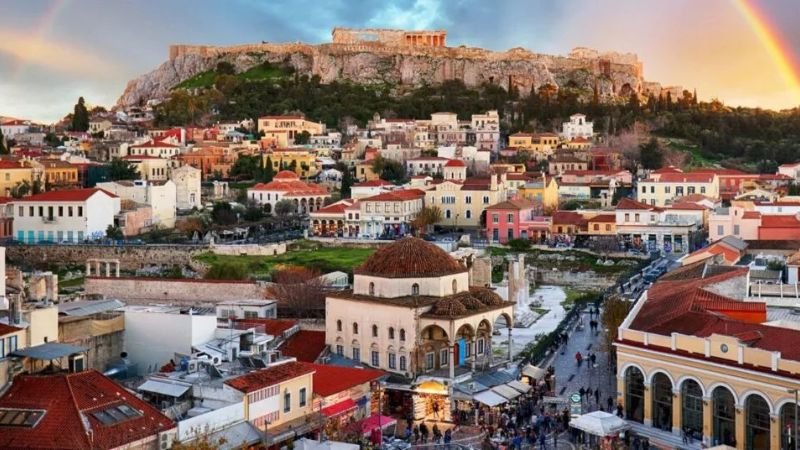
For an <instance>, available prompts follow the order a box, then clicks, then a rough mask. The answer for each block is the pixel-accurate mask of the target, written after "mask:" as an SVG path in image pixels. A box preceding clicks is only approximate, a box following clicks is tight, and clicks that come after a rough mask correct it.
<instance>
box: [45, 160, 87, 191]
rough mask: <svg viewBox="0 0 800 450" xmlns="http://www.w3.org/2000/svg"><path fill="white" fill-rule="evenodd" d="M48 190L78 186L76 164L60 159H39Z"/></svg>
mask: <svg viewBox="0 0 800 450" xmlns="http://www.w3.org/2000/svg"><path fill="white" fill-rule="evenodd" d="M39 164H41V165H42V168H43V169H44V179H45V186H46V188H47V189H48V190H51V189H63V188H69V187H77V186H78V166H76V165H74V164H70V163H68V162H66V161H61V160H60V159H40V160H39Z"/></svg>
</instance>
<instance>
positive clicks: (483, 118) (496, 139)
mask: <svg viewBox="0 0 800 450" xmlns="http://www.w3.org/2000/svg"><path fill="white" fill-rule="evenodd" d="M470 126H471V128H472V132H473V133H475V146H476V147H478V148H480V149H484V150H490V151H493V152H494V151H497V150H498V148H499V143H500V116H499V115H498V114H497V111H496V110H491V111H487V112H486V113H485V114H473V115H472V120H471V121H470Z"/></svg>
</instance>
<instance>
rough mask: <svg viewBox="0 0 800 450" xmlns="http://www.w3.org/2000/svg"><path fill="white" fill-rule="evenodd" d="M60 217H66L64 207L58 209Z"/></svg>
mask: <svg viewBox="0 0 800 450" xmlns="http://www.w3.org/2000/svg"><path fill="white" fill-rule="evenodd" d="M58 217H64V207H63V206H59V207H58Z"/></svg>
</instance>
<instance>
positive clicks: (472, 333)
mask: <svg viewBox="0 0 800 450" xmlns="http://www.w3.org/2000/svg"><path fill="white" fill-rule="evenodd" d="M462 330H463V331H466V333H462ZM475 331H476V330H475V327H473V326H472V325H470V324H468V323H465V324H464V325H461V326H460V327H458V330H456V339H458V337H459V336H461V337H473V336H475V335H476V332H475Z"/></svg>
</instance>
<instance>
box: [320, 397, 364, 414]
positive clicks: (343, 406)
mask: <svg viewBox="0 0 800 450" xmlns="http://www.w3.org/2000/svg"><path fill="white" fill-rule="evenodd" d="M357 407H358V405H356V402H354V401H353V399H352V398H348V399H346V400H342V401H341V402H339V403H336V404H334V405H331V406H326V407H325V408H322V414H323V415H324V416H325V417H335V416H338V415H339V414H344V413H346V412H348V411H352V410H354V409H356V408H357Z"/></svg>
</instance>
